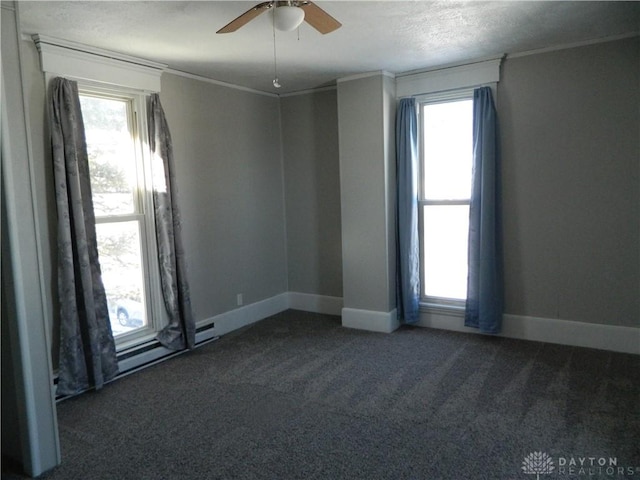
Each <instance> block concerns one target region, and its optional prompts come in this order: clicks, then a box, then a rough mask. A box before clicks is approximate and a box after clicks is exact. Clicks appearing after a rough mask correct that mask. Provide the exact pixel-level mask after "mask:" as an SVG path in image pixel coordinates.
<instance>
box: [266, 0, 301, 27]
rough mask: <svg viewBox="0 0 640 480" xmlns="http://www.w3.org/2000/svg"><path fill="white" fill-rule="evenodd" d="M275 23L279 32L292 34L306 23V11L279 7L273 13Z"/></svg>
mask: <svg viewBox="0 0 640 480" xmlns="http://www.w3.org/2000/svg"><path fill="white" fill-rule="evenodd" d="M273 16H274V18H273V21H274V22H275V26H276V28H277V29H278V30H281V31H283V32H290V31H292V30H295V29H296V28H298V27H299V26H300V24H301V23H302V22H303V21H304V10H303V9H301V8H300V7H296V6H292V5H283V6H278V7H276V9H275V10H274V11H273Z"/></svg>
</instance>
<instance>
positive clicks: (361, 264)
mask: <svg viewBox="0 0 640 480" xmlns="http://www.w3.org/2000/svg"><path fill="white" fill-rule="evenodd" d="M392 83H393V82H390V80H389V79H387V78H386V77H385V76H383V75H376V76H372V77H366V78H361V79H354V80H349V81H344V82H341V83H339V84H338V118H339V132H340V189H341V196H342V261H343V266H342V268H343V282H344V283H343V285H344V287H343V288H344V306H345V308H350V309H358V310H368V311H375V312H385V313H387V312H390V311H392V310H393V309H394V308H395V298H393V297H394V295H393V292H394V290H395V273H394V272H395V270H394V271H393V272H392V271H390V263H391V258H390V256H393V255H395V253H394V251H393V246H392V245H391V244H390V238H389V237H390V228H391V226H390V222H391V223H393V217H392V215H391V210H390V205H389V201H390V198H392V194H391V193H390V190H389V189H393V185H392V184H391V183H392V182H391V181H390V171H391V170H393V169H394V168H395V167H392V165H393V162H392V160H393V159H392V158H390V153H391V152H392V150H390V149H391V146H390V144H389V142H390V141H391V140H390V138H389V132H390V127H389V125H388V123H389V120H390V116H391V112H390V106H391V104H392V103H395V102H391V101H390V98H393V97H392V95H395V89H394V88H393V89H392V88H391V87H392ZM393 191H395V190H393Z"/></svg>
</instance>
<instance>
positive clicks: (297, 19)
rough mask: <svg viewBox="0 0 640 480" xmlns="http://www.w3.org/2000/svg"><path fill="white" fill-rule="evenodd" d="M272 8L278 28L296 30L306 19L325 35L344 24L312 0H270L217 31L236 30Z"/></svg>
mask: <svg viewBox="0 0 640 480" xmlns="http://www.w3.org/2000/svg"><path fill="white" fill-rule="evenodd" d="M272 8H275V10H274V11H273V12H274V25H275V28H277V29H278V30H283V31H291V30H295V29H296V28H298V26H299V25H300V24H301V23H302V22H303V21H306V22H307V23H308V24H309V25H311V26H312V27H313V28H315V29H316V30H318V31H319V32H320V33H322V34H323V35H324V34H327V33H331V32H333V31H334V30H337V29H338V28H340V27H341V26H342V24H341V23H340V22H338V21H337V20H336V19H335V18H333V17H332V16H331V15H329V14H328V13H327V12H325V11H324V10H323V9H321V8H320V7H319V6H317V5H316V4H315V3H313V2H311V1H307V0H290V1H270V2H262V3H259V4H258V5H256V6H255V7H253V8H251V9H250V10H247V11H246V12H244V13H243V14H242V15H240V16H239V17H238V18H236V19H235V20H232V21H231V22H229V23H228V24H227V25H225V26H224V27H222V28H221V29H220V30H218V31H217V32H216V33H230V32H235V31H236V30H238V29H239V28H240V27H242V26H244V25H246V24H247V23H249V22H250V21H251V20H253V19H254V18H256V17H257V16H258V15H260V14H261V13H263V12H266V11H267V10H270V9H272Z"/></svg>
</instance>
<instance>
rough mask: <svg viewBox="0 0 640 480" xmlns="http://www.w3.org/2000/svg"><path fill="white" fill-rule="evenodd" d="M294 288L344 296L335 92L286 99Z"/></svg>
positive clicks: (286, 161) (285, 137) (284, 118)
mask: <svg viewBox="0 0 640 480" xmlns="http://www.w3.org/2000/svg"><path fill="white" fill-rule="evenodd" d="M280 108H281V115H282V145H283V154H284V176H285V199H286V202H285V204H286V213H287V217H286V218H287V257H288V267H289V268H288V270H289V290H290V291H292V292H301V293H311V294H317V295H329V296H334V297H342V237H341V225H340V162H339V157H338V123H337V118H338V112H337V108H338V107H337V94H336V91H335V90H329V91H320V92H315V93H310V94H305V95H295V96H291V97H284V98H282V99H281V104H280Z"/></svg>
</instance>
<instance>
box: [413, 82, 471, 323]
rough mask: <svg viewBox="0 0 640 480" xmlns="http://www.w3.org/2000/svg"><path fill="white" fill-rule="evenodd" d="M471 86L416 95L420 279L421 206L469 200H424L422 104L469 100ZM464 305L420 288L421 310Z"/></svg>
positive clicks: (459, 309)
mask: <svg viewBox="0 0 640 480" xmlns="http://www.w3.org/2000/svg"><path fill="white" fill-rule="evenodd" d="M474 88H475V87H472V88H461V89H457V90H447V91H444V92H436V93H431V94H423V95H418V96H416V109H417V114H418V131H419V132H420V133H419V135H418V142H419V143H418V152H419V158H420V161H419V162H418V178H419V179H420V181H419V182H418V187H419V188H418V190H419V198H418V231H419V238H420V279H424V261H423V250H422V243H423V242H422V239H423V238H424V233H425V232H424V222H423V221H422V207H423V206H425V205H434V204H438V203H443V204H447V205H454V204H460V205H468V204H469V200H466V199H465V200H445V201H442V202H440V201H434V200H425V199H424V197H425V195H424V190H423V188H424V185H423V184H422V181H421V179H422V170H421V168H422V158H423V157H424V142H423V141H422V133H421V132H422V130H423V127H422V122H423V116H422V105H425V104H427V105H429V104H431V105H432V104H437V103H448V102H454V101H456V100H470V99H473V90H474ZM465 305H466V299H462V300H459V299H454V298H442V297H434V296H429V295H425V294H424V290H423V288H422V287H421V288H420V309H421V310H422V311H428V312H440V313H451V314H456V315H464V310H465Z"/></svg>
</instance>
